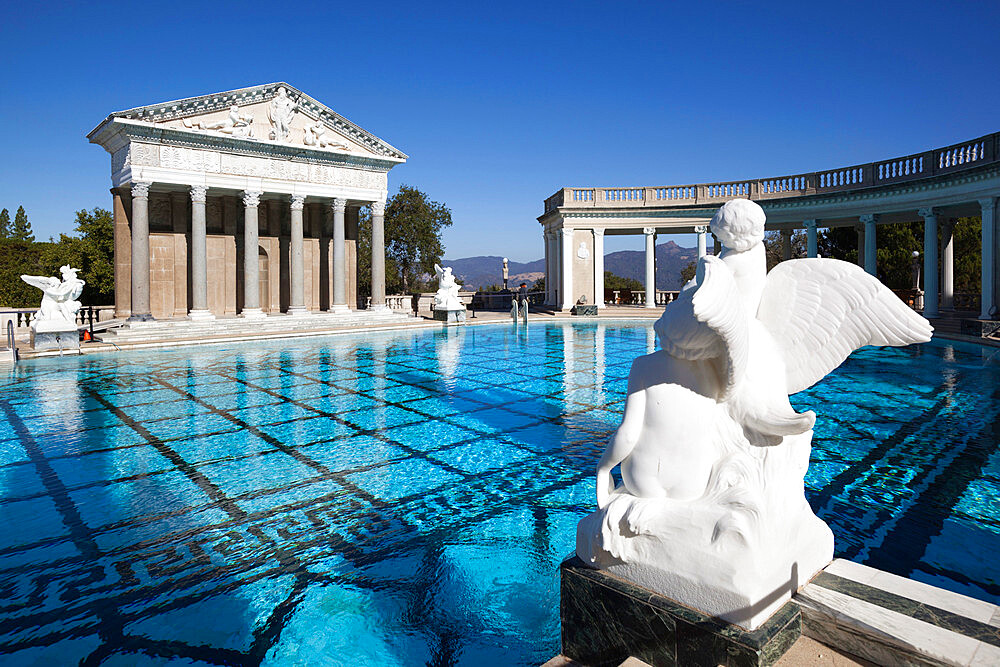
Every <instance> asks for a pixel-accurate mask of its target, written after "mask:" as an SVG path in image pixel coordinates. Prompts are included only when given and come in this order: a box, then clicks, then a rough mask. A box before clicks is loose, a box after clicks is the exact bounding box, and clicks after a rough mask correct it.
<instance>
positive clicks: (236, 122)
mask: <svg viewBox="0 0 1000 667" xmlns="http://www.w3.org/2000/svg"><path fill="white" fill-rule="evenodd" d="M181 123H182V124H183V125H184V127H186V128H188V129H192V130H210V131H213V132H221V133H222V134H231V135H232V136H234V137H240V138H243V139H253V114H244V113H241V112H240V108H239V106H238V105H236V104H234V105H232V106H231V107H229V114H228V115H227V116H226V117H225V118H224V119H223V120H217V121H192V120H190V119H188V118H182V119H181Z"/></svg>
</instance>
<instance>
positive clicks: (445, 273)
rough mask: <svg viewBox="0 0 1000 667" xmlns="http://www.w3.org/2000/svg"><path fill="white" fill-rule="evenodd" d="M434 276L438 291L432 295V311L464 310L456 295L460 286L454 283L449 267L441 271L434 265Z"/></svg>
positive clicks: (463, 305) (460, 300) (459, 298)
mask: <svg viewBox="0 0 1000 667" xmlns="http://www.w3.org/2000/svg"><path fill="white" fill-rule="evenodd" d="M434 274H435V275H436V276H437V281H438V291H437V293H436V294H435V295H434V310H465V304H463V303H462V299H461V297H459V295H458V291H459V290H460V289H461V288H462V286H461V285H460V284H458V283H457V282H455V276H453V275H452V273H451V267H450V266H446V267H444V268H443V269H442V268H441V267H440V266H438V265H437V264H435V265H434Z"/></svg>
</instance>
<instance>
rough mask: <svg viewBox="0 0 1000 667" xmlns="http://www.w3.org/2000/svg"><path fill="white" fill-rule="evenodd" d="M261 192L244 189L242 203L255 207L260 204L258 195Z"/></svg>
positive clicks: (248, 206)
mask: <svg viewBox="0 0 1000 667" xmlns="http://www.w3.org/2000/svg"><path fill="white" fill-rule="evenodd" d="M263 194H264V193H263V192H254V191H253V190H245V191H244V192H243V205H244V206H246V207H247V208H256V207H257V206H258V205H260V197H261V195H263Z"/></svg>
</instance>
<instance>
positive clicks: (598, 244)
mask: <svg viewBox="0 0 1000 667" xmlns="http://www.w3.org/2000/svg"><path fill="white" fill-rule="evenodd" d="M592 231H593V232H594V303H595V304H596V305H597V307H598V308H604V230H603V229H594V230H592Z"/></svg>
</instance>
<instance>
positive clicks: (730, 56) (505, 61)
mask: <svg viewBox="0 0 1000 667" xmlns="http://www.w3.org/2000/svg"><path fill="white" fill-rule="evenodd" d="M998 19H1000V3H998V2H996V1H995V0H992V1H987V2H976V3H971V2H958V3H955V2H949V3H942V2H934V3H931V2H923V3H922V2H898V3H880V2H871V1H868V2H856V3H855V2H849V3H842V2H835V3H830V2H827V3H813V2H801V1H800V2H794V3H694V2H686V3H667V2H658V3H650V4H634V5H628V4H624V3H607V4H591V3H585V2H574V3H564V4H557V3H545V2H532V3H525V4H515V3H497V4H494V5H491V6H487V3H479V2H461V3H454V4H434V3H422V2H412V1H411V2H405V3H379V2H351V3H332V2H323V3H317V4H314V5H309V3H306V2H302V3H282V2H255V1H253V0H247V1H244V2H240V3H221V2H220V3H217V2H197V3H188V2H179V1H175V2H169V3H167V2H157V3H142V2H136V3H125V4H122V3H115V4H114V5H111V4H107V5H103V4H102V3H79V4H63V3H44V4H42V3H37V4H36V3H27V2H25V3H14V2H7V3H5V6H4V9H3V14H2V20H0V86H2V87H0V157H2V166H0V207H6V208H8V209H10V210H11V212H12V213H13V211H14V210H15V209H16V208H17V206H18V205H20V204H23V205H24V207H25V209H26V210H27V212H28V215H29V218H30V220H31V222H32V225H33V226H34V228H35V230H36V236H38V237H40V238H44V237H48V236H50V235H58V234H59V233H60V232H69V231H71V229H72V226H73V217H74V215H73V214H74V211H76V210H78V209H81V208H92V207H94V206H103V207H109V206H110V195H109V194H108V188H109V187H110V157H109V156H108V155H107V154H106V153H105V152H104V150H103V149H101V148H100V147H98V146H94V145H91V144H89V143H88V142H87V140H86V138H85V134H86V133H87V132H88V131H89V130H90V129H91V128H93V127H94V126H95V125H97V123H99V122H100V121H101V120H102V119H103V118H104V117H105V116H107V115H108V114H109V113H110V112H112V111H115V110H119V109H125V108H129V107H133V106H137V105H142V104H152V103H156V102H160V101H166V100H172V99H177V98H182V97H188V96H192V95H199V94H202V93H209V92H217V91H223V90H230V89H234V88H240V87H243V86H249V85H253V84H257V83H264V82H269V81H276V80H285V81H288V82H289V83H291V84H292V85H294V86H296V87H298V88H300V89H302V90H304V91H305V92H307V93H309V94H310V95H312V96H313V97H315V98H317V99H318V100H320V101H321V102H324V103H326V104H327V105H329V106H330V107H332V108H333V109H334V110H336V111H338V112H339V113H341V114H342V115H344V116H346V117H347V118H349V119H351V120H352V121H354V122H356V123H358V124H359V125H361V126H362V127H365V128H366V129H368V130H370V131H372V132H374V133H375V134H377V135H379V136H381V137H383V138H385V139H386V140H387V141H389V142H390V143H392V144H394V145H395V146H397V147H399V148H400V149H401V150H403V151H404V152H406V153H408V154H409V155H410V156H411V159H410V161H409V162H408V163H407V164H405V165H403V166H400V167H397V168H395V169H394V170H393V171H392V172H391V175H390V193H391V192H393V191H395V189H396V187H397V186H398V185H399V184H400V183H408V184H412V185H415V186H417V187H419V188H421V189H422V190H424V191H425V192H427V193H428V194H429V195H430V196H431V197H432V198H433V199H436V200H438V201H442V202H445V203H446V204H448V205H449V206H450V207H451V209H452V212H453V216H454V221H455V224H454V227H453V228H451V229H450V230H448V231H447V232H446V234H445V245H446V255H447V256H448V257H452V258H455V257H464V256H469V255H476V254H505V255H508V256H509V257H511V258H512V259H515V260H520V261H525V260H532V259H537V258H539V257H541V256H542V253H543V251H542V241H541V233H540V228H539V226H538V223H537V222H536V220H535V218H536V217H537V216H538V215H539V214H540V213H541V210H542V201H543V200H544V199H545V198H546V197H547V196H549V195H550V194H552V193H553V192H555V191H556V190H557V189H558V188H560V187H563V186H570V185H574V186H576V185H580V186H587V185H666V184H673V183H692V182H699V181H713V180H727V179H737V178H746V177H756V176H770V175H780V174H786V173H796V172H802V171H811V170H815V169H821V168H827V167H833V166H841V165H847V164H851V163H856V162H864V161H869V160H872V159H878V158H883V157H889V156H893V155H901V154H906V153H910V152H916V151H920V150H924V149H927V148H932V147H935V146H939V145H945V144H949V143H952V142H955V141H959V140H963V139H967V138H972V137H975V136H979V135H982V134H986V133H989V132H994V131H997V130H1000V114H998V110H1000V85H998V83H997V81H998V75H1000V67H998V65H1000V44H998V41H1000V20H998ZM678 241H682V244H683V245H691V242H690V241H691V240H690V239H684V238H681V239H678ZM641 247H642V244H641V239H640V238H639V237H635V238H631V237H629V238H627V239H625V240H615V239H609V243H608V251H609V252H610V251H612V250H618V249H623V248H634V249H639V248H641Z"/></svg>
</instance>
